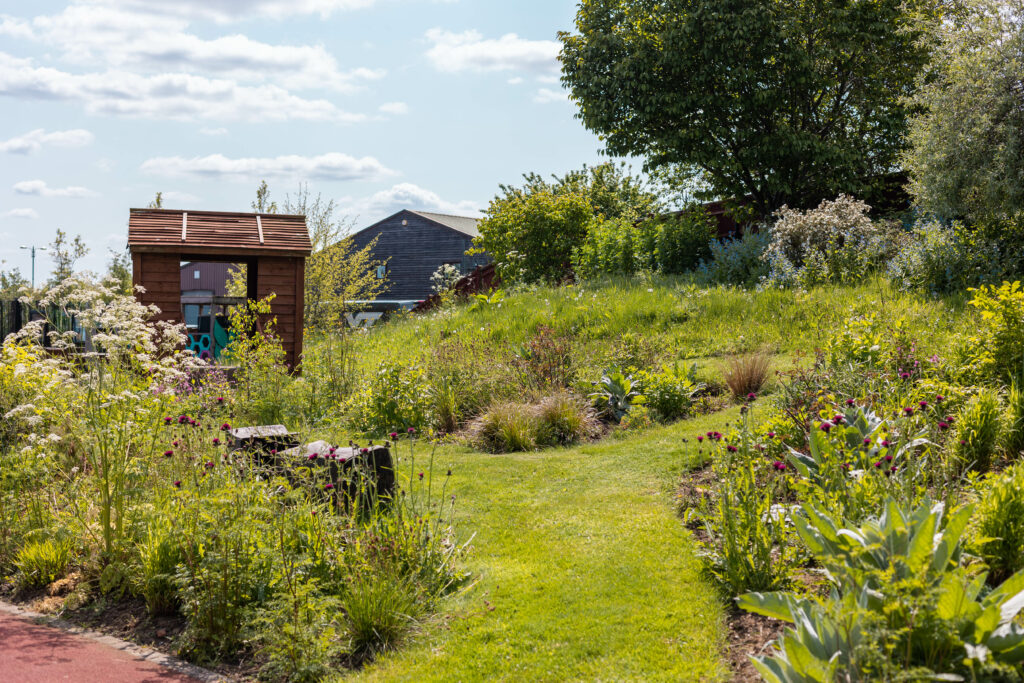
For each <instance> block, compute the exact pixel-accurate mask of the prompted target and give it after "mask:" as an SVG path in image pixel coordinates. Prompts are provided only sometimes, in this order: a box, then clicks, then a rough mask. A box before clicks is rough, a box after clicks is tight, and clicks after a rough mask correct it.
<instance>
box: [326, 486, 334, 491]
mask: <svg viewBox="0 0 1024 683" xmlns="http://www.w3.org/2000/svg"><path fill="white" fill-rule="evenodd" d="M333 488H334V484H327V486H324V491H330V490H331V489H333Z"/></svg>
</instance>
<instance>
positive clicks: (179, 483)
mask: <svg viewBox="0 0 1024 683" xmlns="http://www.w3.org/2000/svg"><path fill="white" fill-rule="evenodd" d="M174 488H176V489H180V488H181V481H180V480H178V481H176V482H174Z"/></svg>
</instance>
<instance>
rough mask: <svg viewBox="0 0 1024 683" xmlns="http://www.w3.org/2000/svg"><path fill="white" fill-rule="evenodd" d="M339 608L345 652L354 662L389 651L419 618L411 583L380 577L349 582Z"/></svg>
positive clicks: (419, 612)
mask: <svg viewBox="0 0 1024 683" xmlns="http://www.w3.org/2000/svg"><path fill="white" fill-rule="evenodd" d="M341 607H342V610H344V615H345V616H344V619H343V622H342V623H343V625H344V628H345V635H346V637H347V638H348V641H349V652H350V653H351V655H352V657H353V658H354V659H355V660H356V661H357V662H364V661H366V660H368V659H371V658H373V657H374V656H376V655H379V654H380V653H382V652H386V651H387V650H390V649H393V648H394V647H395V646H396V645H397V644H398V643H399V642H401V640H402V639H403V638H404V637H405V636H406V635H407V634H408V633H409V631H410V630H411V629H412V628H413V627H414V626H415V625H416V622H417V619H418V618H419V617H421V616H422V607H421V603H420V601H419V600H418V599H417V595H416V591H415V589H414V588H413V586H412V584H411V583H409V582H408V581H403V580H400V579H398V578H396V577H387V576H380V575H375V576H369V577H365V576H357V577H356V578H355V579H353V581H352V582H351V583H350V585H349V588H348V591H347V592H346V594H345V596H344V597H343V598H342V600H341Z"/></svg>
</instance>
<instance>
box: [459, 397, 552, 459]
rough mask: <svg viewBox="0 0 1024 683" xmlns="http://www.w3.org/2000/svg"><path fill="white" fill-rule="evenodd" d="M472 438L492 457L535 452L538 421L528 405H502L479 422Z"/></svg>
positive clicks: (475, 424) (491, 408) (488, 412)
mask: <svg viewBox="0 0 1024 683" xmlns="http://www.w3.org/2000/svg"><path fill="white" fill-rule="evenodd" d="M471 435H472V436H471V440H472V441H473V442H474V443H475V444H476V445H477V447H479V448H480V449H481V450H484V451H487V452H488V453H509V452H513V451H531V450H533V449H534V448H535V447H536V446H537V441H536V435H537V418H536V416H535V415H534V413H533V411H532V410H531V409H530V406H528V405H524V404H521V403H498V404H495V405H492V406H491V407H490V408H488V409H487V410H486V411H485V412H484V413H483V415H481V416H480V417H478V418H477V419H476V420H475V422H474V425H473V427H472V429H471Z"/></svg>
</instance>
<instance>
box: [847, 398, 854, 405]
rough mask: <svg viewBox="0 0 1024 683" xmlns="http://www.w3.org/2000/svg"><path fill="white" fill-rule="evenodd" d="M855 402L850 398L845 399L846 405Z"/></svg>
mask: <svg viewBox="0 0 1024 683" xmlns="http://www.w3.org/2000/svg"><path fill="white" fill-rule="evenodd" d="M855 402H856V401H854V400H853V399H852V398H848V399H846V405H848V406H852V405H853V404H854V403H855Z"/></svg>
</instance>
